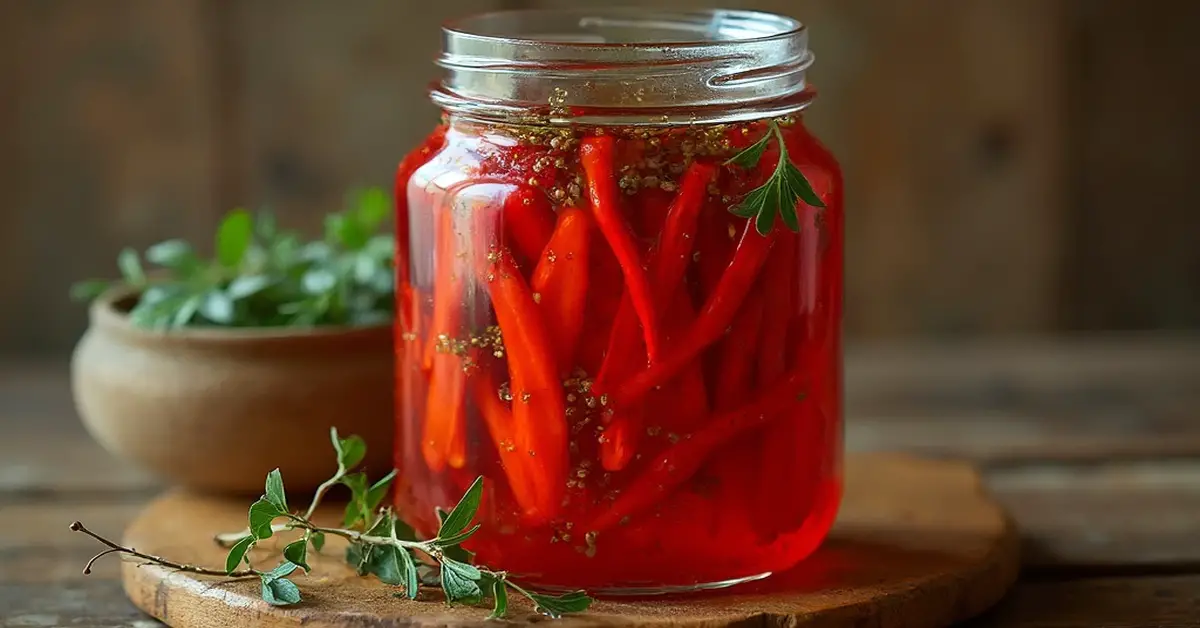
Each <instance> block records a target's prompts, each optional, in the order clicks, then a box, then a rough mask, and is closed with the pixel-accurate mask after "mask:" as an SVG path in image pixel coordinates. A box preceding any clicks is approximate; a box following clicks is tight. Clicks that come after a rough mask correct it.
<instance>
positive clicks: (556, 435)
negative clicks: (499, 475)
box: [479, 251, 568, 519]
mask: <svg viewBox="0 0 1200 628" xmlns="http://www.w3.org/2000/svg"><path fill="white" fill-rule="evenodd" d="M479 267H480V268H479V274H480V281H481V283H483V284H484V285H485V286H486V287H487V291H488V295H489V296H491V299H492V306H493V308H494V309H495V312H496V321H497V323H498V324H499V325H500V333H501V334H502V336H503V338H504V349H505V355H506V357H507V361H508V374H509V381H510V389H511V391H512V396H513V403H512V414H513V431H512V432H513V433H512V443H513V446H514V447H515V448H516V452H517V453H518V454H522V455H528V456H529V457H530V458H532V459H536V461H535V464H536V466H537V467H538V473H537V476H536V477H535V478H534V480H533V481H534V483H535V484H536V485H537V486H538V487H539V490H538V494H537V498H536V503H535V504H534V505H532V506H530V507H527V508H526V515H527V516H529V517H532V518H535V519H538V518H547V519H549V518H553V516H554V515H555V514H556V513H557V512H558V509H559V508H560V507H561V503H562V496H563V493H564V491H565V488H566V480H567V467H568V459H567V424H566V420H565V418H566V407H565V403H564V392H563V387H562V382H561V381H560V380H559V378H558V373H557V360H556V359H555V352H554V348H553V345H552V344H551V340H550V334H549V333H548V332H547V330H546V326H545V323H544V322H543V320H542V314H541V312H540V311H539V309H538V305H537V303H536V302H534V300H533V293H532V291H531V290H530V289H529V285H528V284H527V283H526V282H525V279H524V277H522V276H521V273H520V270H519V269H518V268H517V266H516V263H515V262H514V261H513V260H512V258H511V256H509V255H505V254H504V253H503V252H500V251H491V252H490V253H487V254H486V258H484V259H483V260H481V263H480V264H479ZM542 487H544V489H543V488H542Z"/></svg>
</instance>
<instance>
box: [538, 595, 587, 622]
mask: <svg viewBox="0 0 1200 628" xmlns="http://www.w3.org/2000/svg"><path fill="white" fill-rule="evenodd" d="M529 599H531V600H533V603H534V604H535V605H536V609H535V610H537V611H538V612H540V613H544V614H546V615H549V616H550V617H554V618H558V617H562V616H563V615H566V614H568V613H582V612H583V611H586V610H587V609H588V607H589V606H591V605H592V598H590V597H588V594H587V593H586V592H584V591H572V592H570V593H564V594H562V595H543V594H541V593H530V594H529Z"/></svg>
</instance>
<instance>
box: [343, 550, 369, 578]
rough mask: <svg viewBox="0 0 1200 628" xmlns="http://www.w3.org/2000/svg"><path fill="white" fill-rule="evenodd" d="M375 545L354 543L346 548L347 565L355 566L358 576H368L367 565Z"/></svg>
mask: <svg viewBox="0 0 1200 628" xmlns="http://www.w3.org/2000/svg"><path fill="white" fill-rule="evenodd" d="M373 549H374V546H373V545H367V544H366V543H357V542H352V543H350V545H349V546H347V547H346V563H347V564H350V565H353V566H354V569H355V571H357V572H358V575H360V576H365V575H367V563H368V562H369V561H370V560H371V553H372V550H373Z"/></svg>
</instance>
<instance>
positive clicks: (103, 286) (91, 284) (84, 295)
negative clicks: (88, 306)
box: [71, 279, 112, 302]
mask: <svg viewBox="0 0 1200 628" xmlns="http://www.w3.org/2000/svg"><path fill="white" fill-rule="evenodd" d="M110 285H112V283H111V282H108V281H105V280H103V279H89V280H87V281H80V282H77V283H74V284H71V300H72V301H85V302H86V301H91V300H93V299H95V298H96V297H98V296H100V295H102V294H104V292H105V291H106V290H108V287H109V286H110Z"/></svg>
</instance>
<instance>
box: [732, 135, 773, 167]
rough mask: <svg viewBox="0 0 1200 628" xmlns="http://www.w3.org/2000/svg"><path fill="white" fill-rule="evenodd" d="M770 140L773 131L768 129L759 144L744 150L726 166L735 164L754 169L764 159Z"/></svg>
mask: <svg viewBox="0 0 1200 628" xmlns="http://www.w3.org/2000/svg"><path fill="white" fill-rule="evenodd" d="M770 139H771V130H770V129H768V130H767V132H766V133H764V134H763V136H762V137H760V138H759V139H758V141H757V142H755V143H753V144H751V145H749V146H747V147H746V148H744V149H742V152H740V153H738V154H736V155H734V156H733V157H732V158H730V159H729V160H728V161H726V162H725V165H726V166H728V165H730V164H734V165H737V166H741V167H742V168H753V167H755V166H757V165H758V162H759V160H761V159H762V156H763V153H764V152H766V150H767V143H768V142H769V141H770Z"/></svg>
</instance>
